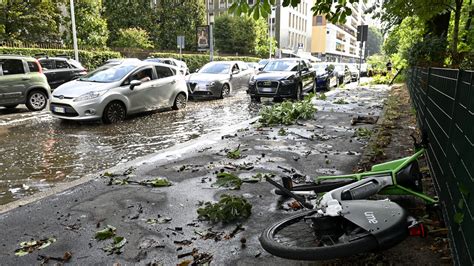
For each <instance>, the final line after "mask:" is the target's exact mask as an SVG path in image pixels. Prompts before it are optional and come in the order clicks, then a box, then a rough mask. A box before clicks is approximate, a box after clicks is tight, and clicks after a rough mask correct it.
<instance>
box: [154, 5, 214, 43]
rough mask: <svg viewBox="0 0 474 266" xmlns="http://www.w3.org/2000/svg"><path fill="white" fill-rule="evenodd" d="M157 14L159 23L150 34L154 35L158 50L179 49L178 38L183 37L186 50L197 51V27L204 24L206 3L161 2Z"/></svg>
mask: <svg viewBox="0 0 474 266" xmlns="http://www.w3.org/2000/svg"><path fill="white" fill-rule="evenodd" d="M156 12H157V17H158V21H157V23H155V24H154V25H153V26H152V29H151V31H150V32H152V33H153V39H154V43H155V46H156V47H157V48H159V49H163V50H174V49H176V47H177V43H176V38H177V36H179V35H183V36H184V37H185V49H187V50H194V49H196V47H197V43H196V41H197V40H196V27H197V26H200V25H203V24H204V18H205V6H204V1H201V0H182V1H171V0H168V1H161V3H160V5H159V6H158V8H157V10H156Z"/></svg>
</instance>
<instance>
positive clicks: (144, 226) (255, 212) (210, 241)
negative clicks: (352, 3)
mask: <svg viewBox="0 0 474 266" xmlns="http://www.w3.org/2000/svg"><path fill="white" fill-rule="evenodd" d="M386 95H387V88H386V87H374V88H356V89H345V90H336V91H332V92H330V93H328V94H327V99H325V100H314V103H315V105H316V106H318V108H319V109H320V110H319V111H318V112H317V113H316V114H315V117H314V119H312V120H308V121H300V122H299V123H298V124H297V125H294V126H284V127H272V128H270V127H258V123H252V122H250V123H249V122H247V123H243V124H239V125H236V126H235V127H233V128H229V129H227V132H225V133H221V134H218V135H208V136H205V137H202V138H200V139H196V140H193V141H192V142H189V143H186V144H183V145H178V146H176V147H175V148H173V149H169V150H164V151H162V152H160V153H157V154H154V155H151V156H147V157H145V158H140V159H137V160H135V161H132V162H130V163H128V164H126V165H125V166H121V167H117V168H114V169H111V170H109V171H107V173H105V176H104V175H102V176H100V177H99V176H98V175H97V177H96V178H94V179H93V180H91V181H89V182H86V183H84V184H82V185H79V186H77V187H73V188H70V189H68V190H66V191H63V192H61V193H59V194H56V195H53V196H49V197H46V198H43V199H40V200H38V201H36V202H33V203H31V204H28V205H26V206H22V207H18V208H16V209H14V210H11V211H9V212H6V213H3V214H1V215H0V229H1V231H2V240H1V241H2V242H1V245H2V251H0V256H1V258H2V264H3V263H4V264H9V265H26V264H38V263H41V262H49V263H55V262H57V260H61V259H65V258H66V257H67V256H65V254H66V255H67V254H68V253H66V252H69V253H70V255H71V256H70V257H67V261H68V262H70V263H73V264H99V263H100V264H113V263H116V262H118V263H120V264H121V265H126V264H149V265H160V264H163V265H176V264H179V263H183V265H186V263H192V262H196V263H203V264H205V263H207V262H210V263H211V264H214V265H247V264H264V265H270V264H272V265H273V264H276V263H278V264H285V265H286V264H301V263H300V262H296V261H290V260H284V259H280V258H278V257H274V256H272V255H270V254H268V253H267V252H265V251H264V250H263V249H262V248H261V246H260V244H259V242H258V236H259V235H260V233H261V232H262V231H263V230H264V228H265V227H267V226H269V225H270V224H271V223H273V222H275V221H276V220H278V219H281V218H284V217H287V216H288V215H291V214H293V213H294V212H295V210H293V209H292V208H291V207H289V205H288V202H282V201H281V199H280V198H279V197H278V196H277V195H275V194H274V193H273V192H272V190H273V187H272V186H271V185H270V184H268V183H266V182H264V181H259V180H258V179H257V180H255V181H258V182H252V183H247V182H244V183H243V184H242V185H241V188H240V190H230V189H226V188H216V187H215V186H212V184H213V183H214V182H215V181H216V174H217V173H218V172H221V171H225V172H228V173H232V174H234V175H237V176H238V177H240V178H242V179H251V178H252V176H254V175H256V174H258V173H262V174H264V173H269V174H274V175H275V178H276V180H278V179H279V178H280V177H282V176H285V175H286V176H292V177H294V178H296V179H300V180H304V179H306V178H309V177H313V176H315V175H320V174H324V175H328V174H342V173H349V172H352V169H353V168H354V166H355V165H356V164H357V162H358V161H359V159H360V154H361V152H362V151H363V149H364V146H365V141H366V137H365V136H364V134H360V133H357V132H362V131H365V130H362V131H361V130H358V129H357V128H366V130H370V129H371V128H372V127H373V125H371V124H356V125H355V126H352V125H351V121H352V119H353V118H354V117H357V116H358V115H367V114H370V115H381V110H382V109H381V107H382V101H383V99H385V97H386ZM342 97H344V99H345V100H346V101H347V104H343V105H342V104H336V103H334V102H335V101H336V100H337V99H339V98H342ZM253 122H255V121H253ZM281 128H284V130H281ZM283 131H284V132H285V133H286V134H282V132H283ZM279 133H280V134H279ZM239 145H240V147H239ZM237 147H239V150H240V153H241V155H242V156H241V158H239V159H230V158H228V157H227V152H229V151H232V150H235V149H236V148H237ZM102 174H104V173H102ZM115 175H117V176H115ZM110 176H113V177H112V179H113V178H115V179H116V180H123V179H124V178H128V179H127V180H129V181H130V180H131V181H137V182H140V181H144V180H153V179H155V178H157V177H166V178H167V179H168V180H169V181H171V182H172V185H171V186H165V187H151V186H143V185H137V184H134V183H132V182H129V183H128V184H123V185H118V184H117V185H109V184H110V181H111V177H110ZM112 183H113V182H112ZM223 194H229V195H239V196H243V197H244V198H246V199H247V201H248V202H250V203H251V204H252V209H251V211H252V214H251V216H250V217H249V218H248V219H246V220H241V221H239V222H237V223H230V224H225V225H223V224H221V223H216V224H213V223H210V222H207V221H199V220H198V219H197V218H198V215H197V212H196V210H197V208H198V205H199V204H200V203H202V202H204V201H217V200H219V198H220V196H221V195H223ZM108 225H110V226H113V227H109V228H114V229H113V232H114V234H115V236H120V237H123V238H120V239H118V240H122V242H121V243H118V242H117V243H115V244H117V245H116V249H113V248H112V250H111V249H110V248H109V249H107V248H106V247H108V246H109V247H110V246H111V245H112V243H111V242H112V240H110V239H109V240H104V241H99V240H96V239H95V236H96V232H97V231H99V230H102V229H104V228H105V229H107V226H108ZM239 225H241V226H239ZM107 230H109V229H107ZM110 230H112V229H110ZM41 239H54V240H55V242H52V243H50V244H49V245H48V246H47V247H45V248H42V249H34V248H33V249H32V252H31V253H30V254H27V255H24V256H16V255H15V251H16V250H18V249H19V248H20V246H19V244H20V242H23V241H30V240H41ZM125 239H126V242H125V244H123V241H124V240H125ZM112 247H113V246H112ZM104 249H105V251H104ZM192 255H194V257H193V256H192ZM48 258H49V259H48ZM55 259H57V260H55ZM350 262H353V261H351V260H350V259H349V260H338V261H337V263H350ZM326 263H327V262H326Z"/></svg>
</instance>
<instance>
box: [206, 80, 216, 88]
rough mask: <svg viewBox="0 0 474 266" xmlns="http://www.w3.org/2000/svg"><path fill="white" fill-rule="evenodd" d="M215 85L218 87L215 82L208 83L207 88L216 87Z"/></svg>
mask: <svg viewBox="0 0 474 266" xmlns="http://www.w3.org/2000/svg"><path fill="white" fill-rule="evenodd" d="M214 85H216V83H215V82H214V81H213V82H209V83H207V84H206V87H214Z"/></svg>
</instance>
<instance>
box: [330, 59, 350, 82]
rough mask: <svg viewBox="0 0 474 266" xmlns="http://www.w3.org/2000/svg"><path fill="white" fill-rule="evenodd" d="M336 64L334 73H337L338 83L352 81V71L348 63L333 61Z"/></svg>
mask: <svg viewBox="0 0 474 266" xmlns="http://www.w3.org/2000/svg"><path fill="white" fill-rule="evenodd" d="M333 65H334V73H335V74H336V77H337V84H338V85H341V84H346V83H350V82H351V79H352V77H351V72H350V71H349V68H348V67H347V65H345V64H343V63H333Z"/></svg>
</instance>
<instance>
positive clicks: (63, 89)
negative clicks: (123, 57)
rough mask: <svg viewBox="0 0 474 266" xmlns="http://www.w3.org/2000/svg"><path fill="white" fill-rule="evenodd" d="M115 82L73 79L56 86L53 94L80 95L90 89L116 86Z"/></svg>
mask: <svg viewBox="0 0 474 266" xmlns="http://www.w3.org/2000/svg"><path fill="white" fill-rule="evenodd" d="M114 84H115V82H114V83H99V82H87V81H79V80H73V81H69V82H67V83H64V84H63V85H61V86H59V87H58V88H56V89H55V90H54V92H53V96H59V95H63V96H66V97H78V96H81V95H82V94H84V93H88V92H90V91H101V90H106V89H110V88H113V87H114Z"/></svg>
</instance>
